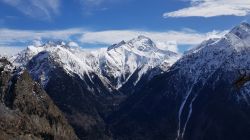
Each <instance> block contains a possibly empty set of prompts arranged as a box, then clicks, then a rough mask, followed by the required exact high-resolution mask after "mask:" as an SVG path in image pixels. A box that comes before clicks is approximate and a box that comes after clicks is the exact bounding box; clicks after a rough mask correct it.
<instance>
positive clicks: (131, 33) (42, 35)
mask: <svg viewBox="0 0 250 140" xmlns="http://www.w3.org/2000/svg"><path fill="white" fill-rule="evenodd" d="M0 32H1V34H0V45H1V46H10V45H13V44H18V43H27V42H32V41H33V43H36V44H40V42H39V40H42V39H52V40H53V39H60V40H66V41H75V42H76V43H80V44H84V45H85V44H97V45H106V46H109V45H111V44H115V43H118V42H120V41H122V40H125V41H128V40H131V39H132V38H135V37H137V36H139V35H144V36H147V37H149V38H151V39H152V40H153V41H155V42H156V44H157V46H158V47H160V48H162V49H169V50H172V51H175V52H177V51H178V46H179V45H189V46H195V45H197V44H199V43H201V42H202V41H203V40H205V39H208V38H210V37H213V38H214V37H220V36H222V35H224V34H225V32H219V31H213V32H208V33H199V32H196V31H194V30H191V29H185V30H183V31H165V32H152V31H142V30H108V31H88V30H85V29H83V28H73V29H65V30H51V31H33V30H13V29H1V28H0ZM73 38H74V39H73ZM34 40H35V41H34ZM76 43H74V44H72V43H71V45H74V46H78V45H77V44H76Z"/></svg>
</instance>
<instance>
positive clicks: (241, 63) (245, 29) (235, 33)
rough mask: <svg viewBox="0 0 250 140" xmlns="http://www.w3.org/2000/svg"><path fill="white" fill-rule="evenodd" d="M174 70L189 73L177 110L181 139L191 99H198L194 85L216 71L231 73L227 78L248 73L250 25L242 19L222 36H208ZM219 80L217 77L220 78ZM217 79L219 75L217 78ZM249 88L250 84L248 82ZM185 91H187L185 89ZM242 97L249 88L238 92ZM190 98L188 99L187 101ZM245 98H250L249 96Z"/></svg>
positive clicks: (190, 106)
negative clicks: (241, 72) (185, 108)
mask: <svg viewBox="0 0 250 140" xmlns="http://www.w3.org/2000/svg"><path fill="white" fill-rule="evenodd" d="M172 70H178V74H179V75H185V77H186V81H185V82H186V83H187V84H186V85H187V86H186V87H185V88H186V89H185V90H183V89H182V90H180V92H181V93H180V94H182V96H183V102H182V104H181V105H180V109H179V114H178V121H179V123H178V131H177V138H176V139H182V138H183V136H184V134H185V129H186V125H187V124H188V121H189V118H190V116H191V115H192V105H193V104H192V103H193V102H194V101H195V100H196V97H197V95H194V94H195V92H194V91H193V87H195V86H196V84H198V83H199V87H200V88H202V87H203V86H204V85H205V84H206V82H207V80H208V79H209V78H210V77H211V76H213V74H215V73H216V72H217V73H218V72H222V73H225V74H227V73H230V74H232V75H228V79H227V80H228V81H231V82H232V83H233V82H234V80H235V79H233V78H232V77H234V78H235V77H236V78H237V77H239V76H240V74H239V71H241V70H243V71H244V72H245V74H248V73H249V70H250V25H249V24H247V23H242V24H240V25H239V26H237V27H235V28H233V29H232V30H231V31H230V32H229V33H227V34H226V35H225V36H223V37H222V38H219V39H209V40H207V41H204V42H203V43H201V45H199V46H197V47H196V48H194V49H192V50H190V51H189V52H188V53H186V54H185V55H184V56H183V57H182V58H181V59H180V60H178V61H177V62H176V63H175V64H174V65H173V66H172ZM217 80H218V79H217ZM215 81H216V79H215ZM245 86H246V87H245V89H249V85H247V84H246V85H245ZM183 91H185V92H183ZM237 96H238V98H239V99H242V97H246V96H247V97H250V95H249V92H248V90H246V91H244V90H242V91H241V92H240V93H239V94H237ZM188 101H189V102H188ZM246 102H249V101H248V100H246ZM184 107H188V108H189V112H188V115H185V114H183V108H184Z"/></svg>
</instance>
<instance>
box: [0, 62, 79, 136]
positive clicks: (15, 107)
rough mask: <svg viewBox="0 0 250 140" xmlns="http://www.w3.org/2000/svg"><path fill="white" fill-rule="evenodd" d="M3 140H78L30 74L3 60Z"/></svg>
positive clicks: (0, 94) (0, 104)
mask: <svg viewBox="0 0 250 140" xmlns="http://www.w3.org/2000/svg"><path fill="white" fill-rule="evenodd" d="M0 89H1V90H0V97H1V100H0V124H1V125H0V139H4V140H13V139H18V140H34V139H36V140H44V139H55V140H62V139H63V140H77V139H78V138H77V136H76V135H75V133H74V131H73V129H72V128H71V126H70V125H69V124H68V122H67V120H66V119H65V118H64V116H63V115H62V113H61V112H60V111H59V109H58V108H57V107H56V106H55V105H54V103H53V102H52V100H51V99H50V98H49V97H48V95H47V94H46V93H45V91H44V90H43V89H42V88H41V87H40V86H39V85H38V84H37V83H35V82H33V80H32V79H31V77H30V76H29V74H28V72H27V71H21V72H19V73H18V72H17V71H16V70H15V69H14V67H13V66H12V64H11V63H10V62H8V61H7V60H6V59H0Z"/></svg>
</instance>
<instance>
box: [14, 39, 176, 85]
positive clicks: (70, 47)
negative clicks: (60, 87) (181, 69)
mask: <svg viewBox="0 0 250 140" xmlns="http://www.w3.org/2000/svg"><path fill="white" fill-rule="evenodd" d="M179 57H180V55H178V54H176V53H174V52H171V51H167V50H160V49H158V48H157V47H156V45H155V43H154V42H153V41H152V40H151V39H150V38H148V37H145V36H138V37H137V38H135V39H132V40H130V41H127V42H125V41H121V42H120V43H118V44H115V45H112V46H110V47H108V49H100V50H95V51H87V50H83V49H81V48H79V47H78V46H77V45H76V44H75V43H64V42H48V43H46V44H43V45H40V46H34V45H31V46H28V47H27V49H25V50H24V51H23V52H21V53H19V54H18V55H17V56H14V57H13V58H12V59H11V60H12V62H13V63H14V64H15V65H19V66H20V65H23V66H25V65H26V64H28V63H29V62H30V61H31V60H32V61H33V62H32V63H33V64H37V65H36V67H35V68H38V69H33V70H32V72H33V73H38V74H44V73H45V74H46V73H48V71H49V70H48V68H53V66H52V67H51V64H44V62H46V63H51V62H52V63H56V65H59V66H60V67H62V68H64V70H65V71H66V72H67V73H69V74H76V75H78V76H80V77H84V76H86V74H87V75H88V73H95V74H96V75H98V76H99V77H100V79H103V81H106V82H107V83H108V84H111V85H113V86H114V87H116V88H119V87H121V86H122V85H123V84H125V83H126V82H127V80H128V79H129V78H130V77H131V76H132V75H133V74H134V73H135V72H136V71H137V72H138V70H139V72H138V73H139V75H138V79H136V81H138V80H139V79H140V77H141V76H142V75H144V74H145V73H146V72H147V71H148V70H150V69H153V68H155V67H160V68H163V67H164V70H165V68H168V67H169V66H170V65H172V64H173V63H174V62H175V61H176V60H177V59H178V58H179ZM47 60H49V62H47ZM34 61H37V62H34ZM52 65H54V64H52ZM161 65H164V66H161ZM42 66H46V67H44V68H43V67H42ZM45 77H46V76H45ZM89 77H90V79H91V76H89ZM46 82H47V81H46Z"/></svg>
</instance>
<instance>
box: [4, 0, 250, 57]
mask: <svg viewBox="0 0 250 140" xmlns="http://www.w3.org/2000/svg"><path fill="white" fill-rule="evenodd" d="M249 12H250V2H247V0H237V1H236V0H0V46H1V47H6V46H9V47H23V46H26V45H27V44H30V43H31V42H32V41H33V40H46V39H55V40H57V39H61V40H66V41H75V42H77V43H78V44H79V45H80V46H82V47H84V48H89V47H97V46H98V47H99V46H108V45H111V44H113V43H117V42H119V41H121V40H129V39H132V38H134V37H136V36H137V35H139V34H143V35H146V36H149V37H150V38H152V39H153V40H154V41H155V42H157V44H158V45H160V46H161V47H162V48H168V49H170V50H173V51H179V52H183V51H185V50H187V48H190V47H193V46H195V45H197V44H199V43H200V42H201V41H202V40H205V39H207V38H209V37H219V36H221V35H223V34H224V33H225V32H226V31H227V30H229V29H230V28H232V27H233V26H235V25H237V24H239V23H240V22H243V21H246V22H249V21H250V17H249Z"/></svg>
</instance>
